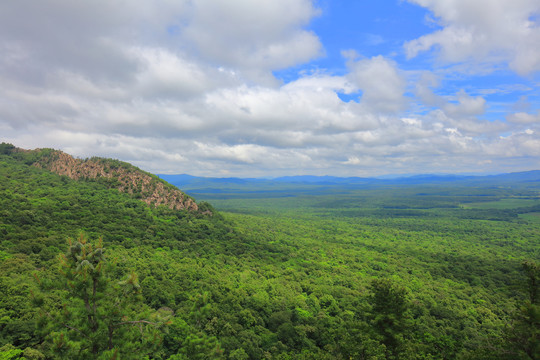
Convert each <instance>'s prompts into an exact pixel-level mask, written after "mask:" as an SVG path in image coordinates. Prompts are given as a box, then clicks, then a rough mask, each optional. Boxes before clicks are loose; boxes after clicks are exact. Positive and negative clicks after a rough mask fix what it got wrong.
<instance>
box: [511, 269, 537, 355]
mask: <svg viewBox="0 0 540 360" xmlns="http://www.w3.org/2000/svg"><path fill="white" fill-rule="evenodd" d="M522 266H523V270H524V271H525V273H526V276H527V285H526V291H527V299H526V300H525V301H524V302H523V303H522V304H521V306H520V307H519V308H518V309H517V311H516V314H515V318H514V323H513V324H512V327H511V328H510V329H509V336H508V340H509V345H510V354H511V356H512V357H513V358H514V359H533V360H537V359H540V298H539V295H540V294H539V288H540V264H539V263H535V262H531V261H525V262H523V264H522Z"/></svg>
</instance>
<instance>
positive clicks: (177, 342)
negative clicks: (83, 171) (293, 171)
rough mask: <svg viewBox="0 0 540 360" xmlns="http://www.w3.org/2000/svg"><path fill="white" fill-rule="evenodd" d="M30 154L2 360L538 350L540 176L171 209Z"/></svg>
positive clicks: (9, 169)
mask: <svg viewBox="0 0 540 360" xmlns="http://www.w3.org/2000/svg"><path fill="white" fill-rule="evenodd" d="M14 149H15V148H14V147H13V146H12V145H9V144H4V143H3V144H1V145H0V359H160V360H161V359H163V360H165V359H170V360H179V359H235V360H246V359H281V360H285V359H323V360H324V359H343V360H345V359H347V360H348V359H518V360H519V359H540V291H539V288H540V186H538V182H528V183H526V184H525V185H523V184H520V185H519V186H509V185H508V184H505V185H504V186H495V185H493V184H492V183H490V184H489V186H488V185H483V184H482V183H481V182H478V183H474V184H473V185H470V184H469V185H467V186H455V185H452V183H437V184H420V185H410V186H407V185H399V186H398V185H387V186H383V185H381V186H371V187H366V188H362V187H361V186H358V187H354V188H345V187H343V188H340V187H324V188H322V187H321V188H318V187H313V186H308V187H303V188H302V185H298V187H297V188H296V189H297V190H298V191H294V189H292V190H291V188H287V189H284V190H283V191H275V190H276V189H273V191H272V192H265V191H263V190H261V189H257V190H256V191H255V190H253V189H249V191H242V189H241V188H238V189H236V190H235V191H234V192H225V193H220V192H219V191H215V189H214V191H212V192H208V193H204V192H199V193H197V194H195V193H192V194H191V195H192V196H194V197H195V199H196V200H197V201H198V210H197V211H192V210H185V209H184V210H172V209H169V208H168V207H166V206H163V205H162V206H154V205H152V204H150V205H149V204H147V203H145V202H143V201H141V200H140V197H141V194H139V193H137V189H134V190H133V191H132V192H131V193H127V192H119V191H118V189H116V188H115V186H114V181H111V180H110V179H90V178H85V179H79V180H74V179H71V178H69V177H67V176H60V175H57V174H55V173H53V172H51V171H48V170H46V169H43V168H40V167H38V166H34V165H35V163H36V161H38V160H39V159H40V158H42V157H44V156H47V155H48V154H49V153H50V151H51V150H50V149H45V150H35V151H15V150H14ZM103 161H104V162H111V164H113V165H114V166H128V167H130V168H131V165H129V164H125V163H122V162H119V161H117V160H103ZM181 190H185V189H181ZM278 190H279V189H278ZM188 194H189V191H188Z"/></svg>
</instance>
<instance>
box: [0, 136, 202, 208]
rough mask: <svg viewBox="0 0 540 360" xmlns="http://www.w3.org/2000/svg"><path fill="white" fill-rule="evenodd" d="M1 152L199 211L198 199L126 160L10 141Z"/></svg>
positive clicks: (160, 202)
mask: <svg viewBox="0 0 540 360" xmlns="http://www.w3.org/2000/svg"><path fill="white" fill-rule="evenodd" d="M0 153H3V154H5V155H12V156H14V157H15V158H20V159H21V160H24V161H25V163H26V164H29V165H32V166H35V167H37V168H43V169H46V170H49V171H51V172H53V173H55V174H58V175H64V176H67V177H69V178H71V179H74V180H78V181H98V182H100V183H102V184H105V185H107V186H108V187H110V188H115V189H117V190H118V191H120V192H124V193H127V194H130V195H131V196H132V197H134V198H137V199H140V200H142V201H144V202H145V203H147V204H148V205H153V206H159V205H164V206H167V207H168V208H169V209H175V210H188V211H198V210H199V208H198V205H197V204H196V203H195V201H194V200H193V199H192V198H191V197H189V196H187V195H186V194H184V193H183V192H182V191H180V190H178V189H177V188H175V187H174V186H171V185H170V184H168V183H167V182H165V181H163V180H160V179H159V178H158V177H157V176H155V175H152V174H150V173H147V172H145V171H142V170H141V169H139V168H136V167H135V166H133V165H131V164H128V163H125V162H122V161H118V160H113V159H104V158H97V157H93V158H90V159H84V160H83V159H76V158H74V157H73V156H71V155H69V154H66V153H64V152H62V151H60V150H53V149H36V150H24V149H20V148H17V147H14V146H13V145H10V144H2V145H1V148H0Z"/></svg>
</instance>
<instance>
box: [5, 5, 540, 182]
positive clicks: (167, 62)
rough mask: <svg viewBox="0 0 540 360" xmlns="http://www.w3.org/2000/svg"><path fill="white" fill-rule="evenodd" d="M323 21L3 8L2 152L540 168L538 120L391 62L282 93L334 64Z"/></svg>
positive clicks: (119, 9)
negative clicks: (499, 112) (492, 108)
mask: <svg viewBox="0 0 540 360" xmlns="http://www.w3.org/2000/svg"><path fill="white" fill-rule="evenodd" d="M423 4H424V3H423ZM455 4H458V3H457V2H455ZM459 4H461V3H459ZM459 4H458V5H459ZM424 5H425V6H428V5H429V6H431V7H435V5H433V4H432V3H430V2H425V4H424ZM456 6H457V5H456ZM460 6H461V7H459V9H461V8H464V7H465V5H463V4H461V5H460ZM437 11H439V10H437ZM441 11H442V10H441ZM436 14H438V13H437V12H436ZM460 14H461V13H460V12H458V13H456V15H455V17H452V18H451V19H450V20H451V21H450V20H448V26H451V25H452V24H454V23H455V24H458V23H459V21H462V20H460V19H461V16H462V15H460ZM318 15H319V10H317V9H316V7H315V5H314V2H312V1H309V0H287V1H285V0H264V1H256V2H255V1H247V0H227V1H225V0H213V1H210V0H201V1H197V2H193V1H188V0H185V1H176V0H174V1H173V0H170V1H168V0H158V1H155V2H148V1H142V0H133V1H131V2H129V4H127V3H123V2H115V1H105V0H96V1H92V2H73V1H67V0H42V1H39V2H31V1H29V0H20V1H7V2H6V1H4V2H1V3H0V83H1V84H2V86H1V87H0V136H1V139H0V140H1V141H9V142H12V143H14V144H15V145H17V146H21V147H27V148H33V147H55V148H61V149H63V150H65V151H68V152H70V153H73V154H74V155H77V156H81V157H87V156H94V155H98V156H106V157H114V158H119V159H122V160H125V161H130V162H133V163H134V164H136V165H138V166H142V167H143V168H144V169H146V170H149V171H153V172H168V173H192V174H195V175H206V176H216V175H217V174H221V173H222V172H227V173H228V174H230V175H233V176H262V175H283V174H295V173H299V172H301V173H313V174H319V175H324V174H328V173H333V174H338V175H351V174H353V175H362V174H363V175H374V174H377V173H385V172H400V171H405V172H414V171H423V170H422V169H426V168H429V169H432V170H430V171H437V169H440V171H444V167H445V166H450V165H449V164H453V165H455V166H456V169H457V167H458V166H462V167H463V169H472V170H477V168H478V163H479V154H483V153H488V155H489V159H490V160H491V159H501V158H502V159H504V158H506V157H507V156H509V155H508V154H517V155H516V156H525V155H526V154H527V153H532V154H536V150H534V148H533V147H534V146H535V144H536V139H537V137H538V131H539V129H538V116H537V114H534V113H532V112H531V111H530V109H525V110H523V109H516V110H514V111H516V113H515V114H513V115H509V116H508V121H509V123H507V124H505V123H502V122H501V121H487V120H482V119H481V118H482V116H484V114H485V111H486V109H489V103H488V102H487V101H486V98H487V96H478V95H477V94H479V92H469V91H468V90H469V89H468V88H467V92H465V91H464V90H459V89H455V88H453V90H452V91H451V93H450V92H445V93H444V94H441V93H442V92H443V91H442V90H441V88H442V87H443V85H441V83H443V80H444V79H443V78H442V76H441V75H440V73H437V74H435V73H433V72H430V71H425V72H424V73H423V76H421V77H420V80H418V81H417V80H415V79H416V78H415V76H416V75H417V73H414V74H412V72H407V71H403V70H402V69H401V68H400V66H399V65H398V64H397V63H396V62H395V61H394V60H392V59H390V58H388V57H384V56H375V57H371V58H359V57H358V55H356V54H355V53H354V52H353V51H348V52H347V51H345V52H344V55H345V57H346V58H347V68H346V69H344V70H345V72H346V73H345V74H340V75H335V74H333V73H330V71H329V70H325V69H319V70H315V71H306V72H305V73H303V74H302V75H300V76H299V77H298V78H297V79H296V80H292V81H289V82H288V83H286V84H282V83H281V82H279V81H278V80H277V79H276V78H275V77H274V76H273V75H272V71H273V70H277V69H282V68H287V67H290V66H295V65H299V64H302V63H303V62H307V61H310V60H312V59H314V58H316V57H317V56H320V55H321V54H322V53H323V52H324V49H323V48H322V44H321V43H320V40H319V38H318V37H317V35H316V34H314V33H312V32H310V31H309V30H306V25H307V24H308V23H309V22H310V21H311V20H312V19H313V18H314V17H316V16H318ZM439 16H441V15H439ZM21 18H24V19H25V21H20V19H21ZM441 18H442V16H441ZM218 20H219V21H218ZM458 20H459V21H458ZM428 36H429V35H428ZM375 40H377V39H375ZM426 41H427V40H426ZM430 41H431V40H430ZM442 41H443V40H441V44H442ZM445 41H447V40H445ZM419 44H420V43H419ZM426 44H427V42H426ZM433 44H435V43H433ZM488 45H489V44H488ZM441 46H443V45H441ZM471 49H472V48H471ZM465 50H467V49H465ZM465 50H463V51H464V52H463V53H464V54H465V53H466V51H465ZM456 51H457V50H456ZM467 51H469V50H467ZM471 51H472V50H471ZM486 51H487V52H488V53H489V54H491V51H492V50H491V48H490V49H487V50H486ZM516 54H517V52H516ZM460 56H461V55H460ZM467 56H469V55H467ZM415 87H416V88H415ZM413 88H415V89H416V90H415V96H416V97H414V96H413V95H411V94H410V92H409V91H410V90H411V89H413ZM338 93H339V94H340V96H341V95H342V94H348V95H349V96H355V94H357V93H358V94H359V95H358V101H350V102H344V101H342V100H341V99H340V97H339V96H338ZM417 101H420V102H421V103H422V104H420V105H419V104H414V103H415V102H417ZM531 101H532V100H531ZM418 108H421V110H420V111H416V110H417V109H418ZM524 126H526V127H527V128H524ZM449 129H452V130H449ZM501 133H507V134H511V135H510V136H509V137H506V138H504V139H501V138H499V135H500V134H501ZM480 160H482V161H483V160H486V159H480ZM495 163H496V161H495V160H493V164H495ZM485 164H486V166H495V165H489V164H490V163H489V162H485ZM394 169H395V170H394Z"/></svg>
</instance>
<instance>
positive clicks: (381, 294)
mask: <svg viewBox="0 0 540 360" xmlns="http://www.w3.org/2000/svg"><path fill="white" fill-rule="evenodd" d="M371 292H372V294H371V297H370V303H371V306H372V321H371V322H372V325H373V327H374V329H375V331H376V332H377V334H378V335H379V336H380V337H381V343H383V344H384V345H385V346H386V349H387V358H390V359H392V358H396V359H397V358H399V356H400V354H401V353H402V352H403V351H404V349H403V347H404V335H405V334H406V332H407V330H408V328H409V320H408V316H407V311H408V310H409V307H410V304H409V301H408V299H407V290H406V289H405V288H403V287H400V286H398V285H396V284H394V283H393V282H392V281H391V280H390V279H375V280H373V281H372V282H371Z"/></svg>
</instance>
